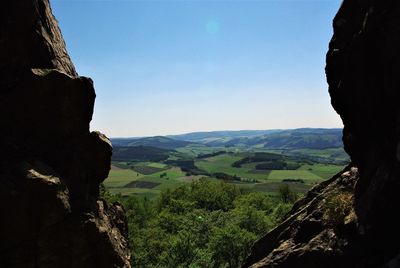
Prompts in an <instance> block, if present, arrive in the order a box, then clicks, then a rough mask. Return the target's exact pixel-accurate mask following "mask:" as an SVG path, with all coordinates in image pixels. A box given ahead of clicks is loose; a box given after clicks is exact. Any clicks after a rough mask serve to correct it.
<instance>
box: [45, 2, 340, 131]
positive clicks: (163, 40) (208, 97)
mask: <svg viewBox="0 0 400 268" xmlns="http://www.w3.org/2000/svg"><path fill="white" fill-rule="evenodd" d="M340 2H341V1H340V0H319V1H318V0H315V1H310V0H299V1H281V0H279V1H278V0H276V1H111V0H110V1H91V0H90V1H89V0H75V1H67V0H53V1H52V2H51V3H52V7H53V11H54V13H55V16H56V17H57V19H58V21H59V24H60V27H61V30H62V32H63V35H64V38H65V40H66V44H67V49H68V52H69V54H70V56H71V58H72V60H73V62H74V63H75V66H76V68H77V71H78V72H79V74H80V75H84V76H89V77H91V78H92V79H93V80H94V83H95V88H96V94H97V98H96V105H95V113H94V116H93V122H92V126H91V129H92V130H99V131H101V132H104V133H105V134H106V135H108V136H110V137H145V136H157V135H174V134H180V133H190V132H198V131H219V130H243V129H262V130H265V129H293V128H303V127H313V128H337V127H339V128H340V127H342V122H341V120H340V117H339V116H338V115H337V114H336V113H335V111H334V110H333V108H332V107H331V105H330V98H329V95H328V88H327V84H326V82H325V74H324V66H325V54H326V52H327V50H328V43H329V40H330V38H331V36H332V18H333V17H334V14H335V13H336V11H337V9H338V7H339V5H340Z"/></svg>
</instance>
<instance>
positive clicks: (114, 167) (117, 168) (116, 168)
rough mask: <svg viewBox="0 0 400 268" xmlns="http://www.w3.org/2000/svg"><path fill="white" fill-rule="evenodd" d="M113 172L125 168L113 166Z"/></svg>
mask: <svg viewBox="0 0 400 268" xmlns="http://www.w3.org/2000/svg"><path fill="white" fill-rule="evenodd" d="M111 170H123V168H120V167H117V166H114V165H111Z"/></svg>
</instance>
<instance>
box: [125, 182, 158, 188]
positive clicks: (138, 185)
mask: <svg viewBox="0 0 400 268" xmlns="http://www.w3.org/2000/svg"><path fill="white" fill-rule="evenodd" d="M160 184H161V183H157V182H151V181H132V182H130V183H128V184H127V185H125V186H124V188H142V189H153V188H154V187H157V186H158V185H160Z"/></svg>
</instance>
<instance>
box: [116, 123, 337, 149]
mask: <svg viewBox="0 0 400 268" xmlns="http://www.w3.org/2000/svg"><path fill="white" fill-rule="evenodd" d="M111 141H112V143H113V145H114V146H128V147H136V146H150V147H156V148H162V149H177V148H182V147H187V146H209V147H246V148H259V149H262V148H264V149H327V148H338V147H342V146H343V144H342V129H338V128H334V129H323V128H300V129H286V130H241V131H211V132H193V133H187V134H181V135H169V136H155V137H146V138H113V139H111Z"/></svg>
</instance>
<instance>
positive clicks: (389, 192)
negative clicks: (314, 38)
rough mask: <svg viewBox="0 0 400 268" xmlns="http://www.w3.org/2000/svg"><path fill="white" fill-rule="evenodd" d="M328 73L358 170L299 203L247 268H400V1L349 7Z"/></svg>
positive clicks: (337, 27) (349, 1)
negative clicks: (399, 213) (399, 210)
mask: <svg viewBox="0 0 400 268" xmlns="http://www.w3.org/2000/svg"><path fill="white" fill-rule="evenodd" d="M333 26H334V36H333V38H332V41H331V43H330V46H329V52H328V54H327V66H326V73H327V79H328V83H329V93H330V95H331V98H332V105H333V107H334V108H335V110H336V111H337V112H338V113H339V114H340V116H341V118H342V120H343V123H344V131H343V142H344V146H345V149H346V151H347V152H348V154H349V155H350V157H351V160H352V163H351V164H350V165H349V166H348V167H347V168H346V170H345V171H343V172H342V173H340V174H338V175H337V176H336V177H334V178H332V179H331V180H329V181H327V182H324V183H322V184H320V185H319V186H316V187H315V188H314V189H312V190H311V191H310V192H309V193H308V194H307V196H306V197H305V198H304V199H302V200H300V201H299V202H297V203H296V204H295V206H294V208H293V209H292V211H291V213H290V215H291V216H289V217H288V218H287V220H286V221H285V222H283V223H282V224H281V225H280V226H278V227H277V228H276V229H275V230H273V231H272V232H271V233H269V234H267V235H266V236H265V237H264V238H262V239H260V241H258V242H257V243H256V244H255V246H254V248H253V251H252V254H251V255H250V256H249V258H248V260H247V263H246V265H245V267H247V266H252V267H324V268H326V267H400V246H399V243H398V241H399V240H400V229H399V226H400V217H398V215H397V212H398V208H399V204H400V194H399V191H400V105H399V104H398V103H399V101H400V64H399V63H400V49H399V48H400V2H399V1H394V0H371V1H354V0H344V1H343V3H342V6H341V8H340V10H339V12H338V14H337V15H336V17H335V19H334V22H333Z"/></svg>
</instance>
